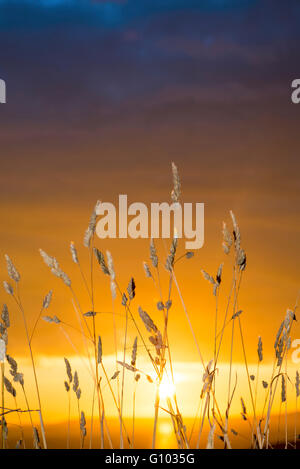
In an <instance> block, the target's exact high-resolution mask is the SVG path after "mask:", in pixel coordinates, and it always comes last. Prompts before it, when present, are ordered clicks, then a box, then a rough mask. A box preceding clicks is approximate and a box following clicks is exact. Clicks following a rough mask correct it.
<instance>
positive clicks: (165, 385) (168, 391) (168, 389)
mask: <svg viewBox="0 0 300 469" xmlns="http://www.w3.org/2000/svg"><path fill="white" fill-rule="evenodd" d="M175 392H176V389H175V386H174V384H173V383H172V381H170V380H169V379H168V378H166V377H164V378H163V380H162V382H161V383H160V386H159V395H160V397H161V399H166V398H167V397H169V398H171V397H173V396H174V394H175Z"/></svg>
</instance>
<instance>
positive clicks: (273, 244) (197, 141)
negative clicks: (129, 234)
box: [0, 0, 300, 372]
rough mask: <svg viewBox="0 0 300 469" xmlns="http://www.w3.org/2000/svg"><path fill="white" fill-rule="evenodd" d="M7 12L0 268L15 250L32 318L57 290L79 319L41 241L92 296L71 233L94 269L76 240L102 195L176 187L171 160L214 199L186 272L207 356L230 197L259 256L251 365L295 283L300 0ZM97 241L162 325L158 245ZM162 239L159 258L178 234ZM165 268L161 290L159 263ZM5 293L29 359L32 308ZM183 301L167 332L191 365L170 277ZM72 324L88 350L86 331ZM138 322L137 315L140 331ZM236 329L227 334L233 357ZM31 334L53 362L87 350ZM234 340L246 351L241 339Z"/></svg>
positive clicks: (253, 286) (99, 291)
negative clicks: (148, 270) (153, 260)
mask: <svg viewBox="0 0 300 469" xmlns="http://www.w3.org/2000/svg"><path fill="white" fill-rule="evenodd" d="M0 12H1V13H0V78H1V79H4V80H5V82H6V86H7V103H6V104H5V105H2V104H1V105H0V161H1V171H0V210H1V226H0V254H1V259H2V260H1V261H0V277H1V280H5V279H7V274H6V271H5V263H4V258H3V255H4V254H5V253H8V254H9V255H10V256H11V257H12V258H13V260H14V262H15V263H16V265H17V266H18V269H19V271H20V273H21V276H22V284H21V294H22V299H23V301H24V305H25V310H26V314H27V317H28V322H29V325H30V327H32V326H33V324H34V322H35V318H36V317H37V315H38V313H39V309H40V306H41V302H42V298H43V296H44V295H45V294H46V293H47V291H49V289H53V290H54V297H53V303H52V305H51V310H49V314H52V315H53V314H57V316H59V317H61V318H63V320H64V321H65V322H66V323H68V324H71V325H72V326H73V327H76V328H78V327H79V326H78V323H77V319H76V315H75V314H74V308H73V305H72V300H71V297H70V295H69V292H68V291H66V289H65V288H64V286H63V285H61V283H60V282H59V280H58V279H56V278H54V277H53V276H51V274H50V272H49V271H48V270H47V268H46V266H45V265H43V263H42V261H41V259H40V256H39V253H38V249H39V248H43V249H45V251H47V252H48V251H49V254H51V255H55V256H56V257H57V258H58V260H59V261H60V262H61V264H62V266H63V267H64V269H65V270H66V271H67V272H68V273H69V274H70V276H71V277H72V281H73V283H74V286H75V287H76V291H77V292H78V297H79V299H80V302H81V304H82V308H83V309H84V310H88V309H89V308H90V304H89V299H88V297H87V295H86V293H85V291H84V286H83V285H82V279H81V276H80V272H78V271H76V269H75V267H76V266H74V264H72V261H71V257H70V253H69V243H70V241H71V240H73V241H74V242H75V243H76V245H77V246H78V249H79V254H80V256H81V257H80V258H81V259H82V260H81V262H82V266H83V269H84V270H85V272H86V275H88V269H89V267H88V253H87V251H86V249H85V248H84V247H83V245H82V239H83V233H84V231H85V229H86V227H87V224H88V221H89V217H90V213H91V211H92V208H93V206H94V204H95V202H96V200H98V199H101V200H102V201H107V202H116V201H117V198H118V195H119V194H128V198H129V200H130V201H131V202H134V201H140V202H144V203H146V204H149V203H150V202H155V201H169V197H170V191H171V188H172V178H171V162H172V161H175V162H176V164H177V166H178V168H179V172H180V175H181V179H182V189H183V199H184V201H187V202H204V204H205V243H204V247H203V248H202V249H200V250H199V251H198V252H197V253H196V255H195V256H194V258H193V259H190V260H183V261H182V262H181V263H180V264H178V267H177V268H176V275H177V279H178V282H179V284H180V286H181V291H182V295H183V298H184V300H185V303H186V306H187V309H188V311H189V313H190V317H191V320H192V323H193V326H194V328H195V330H196V334H197V338H198V340H199V343H200V344H201V350H202V351H203V355H204V357H205V361H206V362H208V361H209V360H210V359H211V358H212V347H211V340H212V338H213V321H214V319H213V318H214V298H213V296H212V294H211V289H210V286H209V285H208V284H207V283H206V282H205V280H204V279H203V278H202V276H201V269H205V270H207V271H208V272H210V273H212V274H214V273H215V272H216V270H217V268H218V266H219V264H220V262H223V261H224V262H226V263H225V266H224V276H225V281H224V292H223V297H222V299H221V305H222V308H224V307H225V306H224V305H225V304H226V294H227V292H228V288H229V286H230V283H229V282H230V278H231V265H230V261H229V260H228V259H225V258H226V256H225V255H224V254H223V252H222V249H221V227H222V221H223V220H225V221H226V222H227V223H230V217H229V210H230V209H232V210H233V211H234V212H235V214H236V216H237V218H238V220H239V224H240V227H241V231H242V243H243V246H244V248H245V250H246V252H247V258H248V265H247V269H246V272H245V275H244V279H243V283H242V288H241V294H240V305H239V306H240V307H241V309H243V315H244V316H243V321H244V322H245V342H246V345H247V348H248V350H249V360H250V362H251V363H256V360H257V357H256V348H257V339H258V336H259V335H261V336H262V338H263V341H264V351H265V356H266V359H268V360H271V359H272V356H273V341H274V336H275V334H276V332H277V329H278V327H279V324H280V322H281V320H282V318H283V317H284V315H285V311H286V308H288V307H293V306H294V304H295V301H296V297H297V293H298V290H299V261H300V256H299V232H300V224H299V214H300V213H299V211H300V209H299V207H300V203H299V202H300V201H299V170H300V163H299V161H300V160H299V149H300V143H299V112H300V106H297V105H294V104H292V103H291V82H292V81H293V80H294V79H295V78H299V76H300V70H299V68H300V64H299V40H300V30H299V20H300V5H299V2H298V1H295V0H289V2H282V1H276V0H275V1H274V0H272V1H268V0H263V1H258V0H257V1H255V0H239V1H238V0H203V1H196V0H158V1H155V2H153V1H150V0H149V1H148V0H128V1H126V0H116V1H96V0H95V1H88V0H77V1H75V0H74V1H72V0H61V1H59V0H53V1H52V0H43V1H38V0H24V1H17V0H9V1H5V0H1V1H0ZM96 242H97V246H98V247H99V249H101V250H102V251H103V252H105V250H106V249H109V250H110V251H111V252H112V255H113V257H114V260H115V265H116V270H117V275H118V279H119V280H120V284H122V285H123V288H126V285H127V283H128V281H129V278H130V277H131V276H134V278H135V279H136V284H137V297H136V300H135V305H134V309H135V313H137V308H138V306H139V305H140V304H141V305H142V306H143V307H144V308H145V309H146V310H147V311H149V312H151V313H152V315H153V316H154V318H155V319H156V320H157V321H158V322H159V321H160V320H161V318H160V317H159V312H158V311H157V310H156V306H155V304H156V302H157V301H158V297H157V293H156V292H155V290H154V289H153V286H152V285H151V284H149V281H148V280H147V279H145V278H144V276H143V270H142V261H143V260H147V259H148V256H149V253H148V251H149V248H148V241H147V242H146V241H145V240H136V241H133V240H105V241H102V240H97V241H96ZM158 249H159V254H160V258H161V259H162V262H163V258H165V256H166V252H167V249H168V243H166V244H163V243H159V244H158ZM180 252H181V253H182V252H184V247H183V245H180ZM95 275H96V280H95V283H96V285H97V287H96V307H97V308H98V309H99V310H100V311H101V312H103V315H102V316H99V319H98V318H97V321H98V322H97V324H98V327H99V329H100V330H101V334H102V337H103V344H104V347H105V350H107V353H108V354H112V353H113V340H112V315H111V314H110V312H111V309H112V305H111V298H110V291H109V283H108V281H107V279H106V278H104V276H103V275H102V274H101V272H98V271H97V272H96V274H95ZM162 275H163V280H162V282H163V293H164V295H166V294H167V289H168V281H167V280H168V279H167V276H166V273H163V268H162ZM1 302H2V303H3V302H7V303H8V306H9V309H10V311H11V316H12V326H11V332H10V339H9V344H10V345H9V346H10V347H11V348H10V350H11V354H15V355H16V356H20V357H22V356H27V355H28V350H27V348H26V346H25V342H24V339H25V336H24V331H23V326H22V320H21V316H20V314H19V312H18V311H17V308H16V307H15V305H14V304H13V302H12V301H11V300H10V299H9V298H7V295H6V294H5V292H4V290H2V291H1ZM116 308H117V311H118V312H120V311H121V307H120V305H117V306H116ZM173 308H174V309H173V311H174V313H173V317H172V321H171V322H170V342H171V343H172V342H173V343H174V344H180V345H181V346H178V347H174V359H175V360H177V361H178V363H179V362H181V361H182V359H183V358H185V359H186V360H187V361H189V362H190V363H191V366H193V363H194V362H196V361H197V360H198V355H197V350H196V349H195V346H194V344H193V342H192V340H191V336H190V331H189V326H188V323H187V321H186V318H185V315H184V311H183V308H182V305H181V303H180V301H179V296H178V292H176V290H174V306H173ZM223 312H224V309H223V310H222V314H223ZM120 314H121V312H120ZM123 320H124V318H122V317H121V316H120V318H119V321H120V325H121V324H123V323H122V321H123ZM66 327H67V326H66ZM67 328H68V327H67ZM68 331H69V333H70V335H71V338H72V340H74V341H75V343H76V346H78V347H79V349H80V350H83V348H84V344H83V343H82V341H80V340H79V339H78V336H76V331H75V332H74V331H72V330H71V328H70V327H69V329H68ZM134 334H135V331H134V328H131V329H130V340H131V341H132V342H133V339H134ZM294 334H295V336H294V338H297V334H298V336H299V334H300V330H299V326H298V324H296V325H295V330H294ZM118 338H119V340H120V344H122V340H123V338H122V334H121V333H120V337H118ZM229 341H230V335H229V334H227V335H226V336H225V338H224V344H225V345H224V352H223V355H222V360H223V361H224V362H227V361H228V347H229ZM33 346H34V351H35V354H36V355H37V356H43V357H44V356H47V357H48V358H49V359H50V358H51V357H52V358H53V360H54V362H53V363H55V364H56V363H57V362H56V359H57V357H58V356H61V355H62V354H67V355H68V356H70V357H72V356H74V355H77V352H75V351H74V348H73V347H72V346H71V345H70V342H68V341H66V338H65V336H64V334H62V333H61V331H60V330H58V328H55V327H52V325H49V324H46V323H39V325H38V329H37V333H36V336H35V338H34V343H33ZM234 353H235V356H236V359H237V360H238V362H240V361H241V358H242V355H241V353H242V349H241V345H240V344H239V345H238V346H237V349H236V350H235V351H234ZM53 366H54V365H53ZM60 372H63V363H62V369H61V370H60Z"/></svg>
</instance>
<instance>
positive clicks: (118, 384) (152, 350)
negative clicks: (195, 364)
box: [0, 163, 300, 449]
mask: <svg viewBox="0 0 300 469" xmlns="http://www.w3.org/2000/svg"><path fill="white" fill-rule="evenodd" d="M172 176H173V190H172V193H171V199H172V202H173V203H175V204H178V203H181V182H180V178H179V173H178V169H177V167H176V165H175V164H174V163H172ZM98 208H99V202H97V204H96V205H95V207H94V209H93V211H92V214H91V217H90V220H89V224H88V228H87V230H86V232H85V234H84V240H83V244H84V247H85V248H86V250H87V257H88V262H89V269H88V272H84V269H83V268H82V266H81V263H80V260H79V255H78V252H77V249H76V247H75V244H74V243H73V242H71V244H70V252H71V257H72V260H73V262H74V263H75V264H76V268H77V269H79V272H80V278H81V281H82V289H84V290H86V292H87V295H88V305H89V306H88V308H89V311H88V312H84V311H86V310H87V305H84V306H83V305H81V304H80V301H79V298H80V297H81V295H80V292H77V291H75V288H74V286H73V284H72V281H71V278H70V277H69V275H68V274H67V273H65V272H64V270H62V268H61V267H60V264H59V262H58V261H57V259H56V258H55V257H53V256H50V255H48V254H47V253H46V252H45V251H44V250H42V249H41V250H40V254H41V257H42V259H43V261H44V262H45V264H46V266H47V267H48V268H49V269H50V272H51V273H52V274H53V275H55V276H56V277H57V278H58V279H60V280H61V281H62V282H63V283H64V285H65V287H66V289H67V292H68V293H69V295H70V299H71V301H72V304H73V308H74V312H75V316H76V319H77V320H78V327H74V326H71V325H69V324H68V323H66V322H64V321H62V320H61V319H59V318H58V317H57V316H49V315H45V311H46V310H47V309H48V308H49V306H50V303H51V299H52V291H50V292H49V293H48V294H47V295H46V296H45V297H44V299H43V302H42V307H41V309H40V311H39V313H38V315H37V317H36V320H35V322H34V326H33V328H32V330H30V328H29V327H28V324H27V317H26V314H25V310H24V308H23V303H22V299H21V295H20V288H19V284H20V279H21V276H20V274H19V271H18V270H17V268H16V266H15V264H14V263H13V262H12V260H11V259H10V257H9V256H8V255H6V256H5V259H6V267H7V273H8V276H9V277H10V279H11V280H12V281H13V285H11V284H10V283H8V282H7V281H5V282H4V289H5V291H6V293H7V294H8V295H10V297H11V298H12V300H13V302H14V304H15V305H16V306H17V308H18V309H19V311H20V312H21V315H22V318H23V324H24V330H25V335H26V339H27V345H28V350H29V356H30V360H31V366H32V371H33V376H34V383H35V391H36V397H37V402H38V409H34V408H32V407H31V405H30V401H31V399H32V398H33V396H30V397H28V395H27V393H26V391H25V385H24V375H23V374H22V373H20V372H19V370H18V365H17V362H16V361H15V360H14V359H13V358H12V357H11V356H10V355H8V354H7V350H6V349H7V347H8V335H9V334H8V331H9V327H10V320H9V310H8V307H7V306H6V304H5V305H4V306H3V311H2V316H1V323H0V335H1V338H0V359H1V360H0V361H1V375H2V377H1V383H2V386H1V396H2V397H1V401H2V405H1V408H2V414H1V424H2V425H1V427H2V428H1V430H2V431H1V434H2V437H1V441H2V448H3V449H4V448H6V447H8V446H9V444H10V445H11V444H13V443H8V442H9V431H8V430H9V422H8V424H7V422H6V417H5V416H6V414H7V413H8V414H9V413H17V415H18V418H19V427H20V439H19V440H18V442H17V447H19V448H20V447H24V448H25V447H34V448H40V447H41V443H40V436H39V435H40V434H41V436H42V446H43V447H44V448H47V440H46V425H45V422H44V419H43V410H42V396H41V393H40V386H39V379H38V375H37V371H36V366H35V360H34V353H33V348H32V343H33V339H34V336H35V334H36V332H37V329H38V324H39V321H40V320H41V319H44V320H45V321H47V322H48V323H52V324H54V325H57V326H58V327H59V328H60V330H61V332H62V333H63V336H64V337H65V338H66V339H67V341H68V342H69V343H70V344H71V346H72V347H73V349H74V351H75V353H76V354H77V355H79V356H80V352H79V351H78V348H77V346H76V344H74V342H73V340H72V339H71V337H70V335H69V334H68V332H67V329H68V328H70V327H72V328H73V329H74V330H75V331H76V332H77V334H78V335H79V336H80V337H81V338H82V340H83V342H84V345H85V356H84V357H83V356H80V358H81V359H82V361H83V363H84V365H85V366H86V367H87V370H88V373H89V379H90V381H89V383H88V385H89V386H90V388H91V390H92V395H93V399H92V402H91V415H92V417H91V425H90V435H88V429H87V423H86V412H88V411H89V409H82V406H81V388H80V385H79V376H78V373H77V371H75V372H74V374H73V372H72V366H71V362H72V359H71V358H70V359H68V358H64V361H65V367H66V375H67V377H66V380H65V381H64V387H65V391H66V393H67V400H66V422H67V426H66V447H67V448H70V447H71V446H72V441H71V440H72V438H71V431H70V421H71V410H72V407H73V406H76V407H77V412H78V427H79V437H80V445H79V446H80V448H84V447H85V446H86V444H85V442H86V437H87V436H89V442H90V443H89V447H90V448H91V447H98V448H105V447H108V448H113V446H114V445H115V446H117V447H119V448H120V449H123V448H135V442H136V438H135V437H136V418H137V415H136V397H137V394H138V392H139V385H138V383H139V381H140V379H141V377H144V378H145V379H146V380H148V381H149V382H150V383H152V385H153V386H154V387H155V396H154V402H153V403H151V404H147V405H151V406H153V432H152V443H151V446H152V448H153V449H154V448H155V447H156V446H157V428H158V422H159V419H160V415H161V414H162V413H163V414H164V416H168V418H169V419H170V422H171V425H172V428H173V431H174V436H175V440H176V444H177V446H178V448H179V449H188V448H190V447H191V445H192V444H193V445H194V446H195V447H196V448H200V447H204V448H207V449H213V448H214V447H215V445H216V442H217V441H218V442H219V441H221V444H222V446H223V447H224V448H225V449H231V448H232V447H234V438H235V437H236V436H238V435H239V433H238V432H237V431H236V430H235V429H234V428H232V426H231V407H232V403H233V401H234V400H237V399H239V398H240V402H241V406H242V412H241V419H243V420H244V421H245V422H247V424H248V427H249V434H248V436H246V437H245V436H244V435H240V436H241V438H244V439H245V447H248V448H252V449H263V448H271V447H272V444H273V441H271V439H272V438H270V429H271V419H272V416H273V413H272V409H273V406H274V400H275V396H276V393H277V390H278V383H281V394H280V399H281V402H282V404H284V409H285V413H284V417H285V418H284V427H283V430H284V446H285V448H288V447H289V446H290V447H294V448H296V445H297V399H298V397H299V395H300V390H299V388H300V385H299V383H300V380H299V374H298V372H297V374H296V381H295V384H294V386H295V389H294V391H293V392H295V394H294V396H295V405H296V414H295V422H294V431H293V435H289V433H288V397H289V393H288V385H289V383H290V378H289V371H288V353H289V350H290V347H291V331H292V328H293V323H294V321H295V319H296V316H295V312H296V309H297V303H296V305H295V307H294V308H293V310H290V309H288V310H287V312H286V314H285V316H284V318H283V322H282V324H281V325H280V327H279V330H278V333H277V336H276V338H275V343H274V350H275V354H274V362H273V367H272V373H271V376H270V379H269V381H268V382H266V381H262V382H260V376H261V366H262V363H263V345H262V339H261V337H260V336H259V339H258V346H257V354H258V360H257V366H256V374H255V375H253V374H251V372H250V369H249V360H248V355H249V352H248V351H247V349H246V343H245V337H244V335H245V334H244V330H245V329H244V327H245V326H244V317H243V316H244V315H243V311H242V309H240V290H241V288H242V280H243V274H244V271H245V270H246V267H247V257H246V253H245V251H244V249H243V248H242V244H241V243H242V241H241V239H242V238H241V231H240V227H239V225H238V222H237V219H236V217H235V215H234V214H233V212H232V211H231V212H230V218H231V228H228V227H227V225H226V224H225V223H223V227H222V242H221V244H222V248H223V251H224V253H225V256H227V257H228V263H229V264H230V265H231V267H230V268H231V270H232V279H231V283H230V288H229V291H228V292H226V291H225V292H223V275H224V274H223V263H221V264H220V265H219V268H218V269H216V274H215V275H211V274H209V273H207V272H206V271H205V270H204V269H202V274H203V277H204V279H205V280H206V281H207V282H208V284H209V287H210V290H206V289H205V285H202V287H203V290H202V291H203V294H208V295H213V296H214V298H215V310H214V324H213V340H212V344H211V351H212V356H213V358H212V359H211V360H210V361H209V362H208V363H207V362H206V361H205V359H204V355H203V351H202V350H201V345H200V343H199V339H198V337H199V331H198V330H197V329H196V328H195V326H194V324H193V320H192V316H191V314H190V312H189V310H188V307H187V302H186V301H185V299H184V296H183V293H182V290H181V288H180V282H179V281H178V279H177V275H176V267H177V263H178V262H179V261H180V262H188V259H190V258H191V257H193V253H192V252H185V253H183V254H181V255H178V252H177V251H178V239H177V238H176V236H174V239H172V240H171V244H170V247H169V249H168V252H167V254H166V260H162V259H161V258H160V257H159V255H158V251H157V248H156V245H155V243H154V241H153V240H152V239H151V240H150V247H149V261H148V262H144V263H143V265H144V271H145V275H146V277H147V278H148V279H149V281H151V282H152V286H153V287H154V292H155V293H154V294H155V296H157V298H158V301H157V310H158V321H157V324H156V321H155V322H154V320H153V319H152V314H149V313H148V312H146V311H145V310H144V309H143V305H137V304H136V303H135V301H136V299H135V290H136V285H135V280H134V278H133V277H130V278H129V282H128V283H127V285H126V286H125V287H123V286H122V285H121V284H120V282H119V279H118V277H117V274H116V271H115V267H114V262H113V257H112V255H111V253H110V252H108V251H107V252H106V256H105V255H104V254H103V253H102V252H101V251H100V250H99V248H98V247H97V246H96V239H95V229H96V223H97V220H98ZM96 268H97V269H98V268H100V269H101V271H102V272H103V274H104V276H106V277H107V278H108V279H109V284H110V290H111V297H112V304H113V308H112V319H113V330H114V332H113V344H114V349H115V350H114V356H115V364H114V367H113V369H112V370H110V369H109V370H108V369H107V365H106V356H105V351H104V350H103V347H102V339H101V336H100V335H99V334H98V330H97V314H98V313H97V311H96V310H95V291H97V289H98V288H99V286H98V285H97V284H96V282H95V278H94V271H95V269H96ZM199 271H200V269H199ZM163 276H165V277H166V279H167V284H168V289H167V292H166V294H164V292H163V288H162V277H163ZM149 285H150V284H149ZM101 288H102V292H103V288H106V286H105V284H104V287H103V285H102V286H101ZM150 288H151V287H150ZM175 294H176V295H177V296H178V297H179V301H180V305H181V308H182V312H183V314H184V317H185V320H186V322H187V325H188V328H189V331H190V334H191V339H192V342H193V345H194V347H195V351H196V352H197V354H198V358H199V363H200V365H201V368H202V370H203V377H202V389H201V392H200V399H199V402H195V404H194V407H195V418H194V422H193V425H192V428H191V429H190V432H189V431H188V428H187V425H186V423H185V418H184V415H183V414H182V412H181V410H180V408H181V403H180V402H179V399H178V396H177V391H176V383H175V378H174V366H175V365H176V364H175V363H173V360H172V348H173V347H174V346H175V345H174V344H173V343H171V341H170V340H169V326H170V321H172V314H170V313H171V312H172V299H173V297H174V295H175ZM151 295H152V293H151ZM221 297H224V298H225V307H223V306H222V302H221V301H220V298H221ZM13 302H12V305H13ZM119 307H121V308H122V311H123V312H122V313H121V314H122V316H123V318H124V319H125V321H124V330H123V331H122V334H120V335H119V334H117V332H118V333H119V332H120V331H117V323H116V315H117V314H120V313H118V312H117V311H119ZM129 325H130V328H129ZM132 327H133V328H134V329H135V331H134V337H135V339H134V340H133V339H132V342H131V337H130V330H131V328H132ZM226 331H229V334H230V350H229V357H228V365H229V366H228V375H227V377H226V378H227V383H228V387H227V389H226V392H225V393H223V394H222V395H223V401H222V402H220V401H219V400H218V399H217V394H218V384H219V383H218V371H219V367H218V365H219V361H220V353H221V350H222V348H223V347H224V336H225V332H226ZM149 334H150V336H149ZM118 337H122V340H121V341H119V340H118ZM128 344H130V347H129V346H128ZM237 346H239V347H241V349H242V356H243V362H244V367H245V374H246V382H247V389H248V391H247V392H248V396H247V398H248V399H249V400H250V403H251V407H250V412H247V409H246V405H245V401H244V398H245V396H237V391H236V390H237V381H238V376H237V374H234V351H235V348H236V347H237ZM138 347H139V350H142V351H143V352H144V354H146V356H147V357H148V360H149V363H150V365H151V367H152V369H153V375H151V376H150V375H149V373H147V372H145V371H144V370H142V369H140V368H139V367H138ZM128 349H130V350H131V357H129V353H128ZM120 357H122V359H121V360H120ZM84 359H85V360H84ZM6 364H7V365H9V367H10V370H9V372H10V375H11V377H12V378H11V379H12V381H13V382H14V383H15V385H16V388H15V387H14V386H13V384H12V382H11V381H10V380H9V379H8V377H7V376H6V370H7V366H6ZM153 376H154V377H155V378H153ZM130 380H131V383H133V394H132V399H131V412H132V421H131V422H132V423H131V430H129V426H128V422H127V421H126V419H125V418H124V410H125V409H124V407H125V405H126V400H125V398H124V395H125V392H126V389H127V385H128V383H129V382H130ZM166 380H168V381H169V382H170V383H171V384H172V389H173V391H172V393H171V394H170V395H168V396H167V398H166V400H165V402H166V408H164V407H162V404H161V390H162V388H163V385H164V383H165V381H166ZM85 384H86V383H85ZM19 388H21V390H22V392H23V394H24V398H25V403H26V408H25V409H22V408H19V407H18V405H17V400H16V396H17V393H18V391H19ZM104 388H107V389H108V391H109V394H110V397H111V399H112V402H113V405H114V407H115V411H116V413H117V416H118V420H119V438H118V443H117V445H116V439H115V438H113V436H112V434H111V429H110V421H109V419H108V418H107V417H106V406H107V403H106V402H105V399H104V394H103V389H104ZM72 391H73V393H72ZM6 393H7V394H11V395H12V396H13V397H14V399H15V406H14V408H13V409H12V408H7V407H5V403H6ZM259 393H265V399H264V405H263V406H262V408H259V406H258V398H257V397H258V394H259ZM72 395H73V398H72ZM96 402H97V408H98V416H97V420H98V429H99V434H98V433H97V432H95V431H94V420H95V419H96V416H95V415H94V405H95V403H96ZM224 408H225V411H224V410H222V409H224ZM126 410H127V411H128V412H129V409H126ZM22 412H26V413H27V414H28V416H29V420H30V425H31V427H32V432H33V439H32V441H31V442H25V437H24V431H23V423H22V421H21V413H22ZM34 415H37V416H38V417H39V428H38V427H37V426H36V425H35V424H34ZM205 425H208V436H207V439H206V441H203V430H204V427H205ZM188 433H189V436H188ZM193 435H195V437H194V438H192V436H193ZM193 442H194V443H193Z"/></svg>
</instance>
